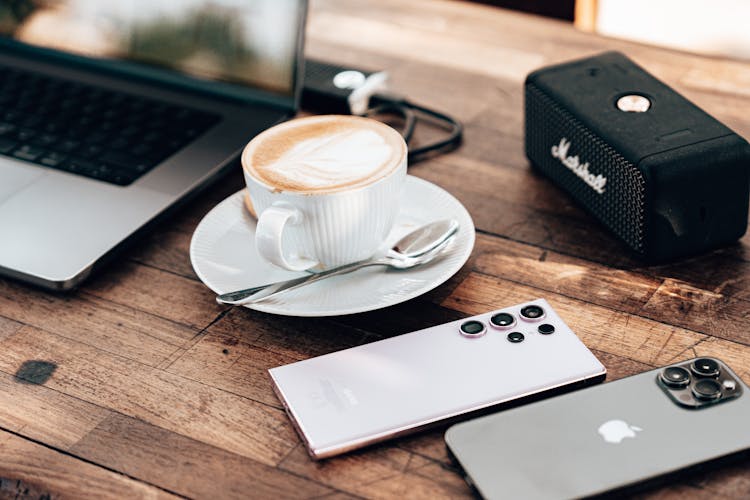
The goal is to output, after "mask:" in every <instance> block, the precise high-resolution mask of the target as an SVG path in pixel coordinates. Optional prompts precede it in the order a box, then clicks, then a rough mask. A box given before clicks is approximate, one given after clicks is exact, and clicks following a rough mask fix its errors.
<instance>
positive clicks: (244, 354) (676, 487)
mask: <svg viewBox="0 0 750 500" xmlns="http://www.w3.org/2000/svg"><path fill="white" fill-rule="evenodd" d="M602 50H621V51H624V52H626V53H627V54H628V55H629V56H630V57H632V58H633V59H634V60H635V61H636V62H638V63H639V64H641V65H643V66H644V67H646V68H647V69H648V70H650V71H651V72H653V73H654V74H655V75H656V76H657V77H659V78H661V79H663V80H664V81H665V82H666V83H667V84H669V85H670V86H672V87H674V88H675V89H676V90H678V91H679V92H681V93H683V94H684V95H686V96H687V97H688V98H689V99H691V100H693V101H694V102H695V103H696V104H698V105H699V106H701V107H703V108H704V109H706V111H708V112H709V113H711V114H713V115H714V116H716V117H717V118H718V119H720V120H722V121H723V122H725V123H726V124H727V125H729V126H730V127H732V128H733V129H734V130H736V131H737V132H738V133H740V134H742V135H744V136H746V137H747V136H750V116H749V115H748V113H747V110H748V109H750V91H748V85H747V83H748V82H750V64H747V63H741V62H736V61H729V60H723V59H716V58H714V59H711V58H704V57H699V56H695V55H691V54H687V53H678V52H672V51H669V50H666V49H661V48H653V47H648V46H644V45H639V44H634V43H630V42H626V41H620V40H610V39H605V38H601V37H598V36H595V35H592V34H588V33H582V32H580V31H577V30H575V29H573V28H572V27H571V26H570V25H567V24H565V23H562V22H558V21H552V20H546V19H541V18H537V17H533V16H529V15H523V14H515V13H511V12H507V11H503V10H500V9H496V8H492V7H488V6H482V5H474V4H471V3H468V2H457V1H442V0H420V1H415V2H401V1H398V0H380V1H378V2H374V1H372V0H347V1H344V0H315V1H313V2H311V12H310V18H309V27H308V40H307V53H308V54H309V55H310V56H313V57H316V58H318V59H322V60H328V61H332V62H336V63H339V64H349V65H353V66H356V67H363V68H365V69H370V70H383V69H384V70H387V71H388V72H389V75H390V81H391V88H392V90H393V91H394V92H396V93H400V94H403V95H406V96H408V97H409V98H410V99H412V100H414V101H416V102H419V103H421V104H424V105H427V106H431V107H434V108H436V109H440V110H442V111H445V112H448V113H450V114H452V115H454V116H456V117H458V118H459V119H461V120H462V121H463V122H464V124H465V137H464V143H463V146H462V147H461V148H460V149H458V150H456V151H454V152H452V153H450V154H446V155H443V156H438V157H435V158H432V159H430V160H428V161H425V162H422V163H419V164H415V165H412V166H411V167H410V173H411V174H412V175H416V176H418V177H421V178H423V179H426V180H429V181H430V182H433V183H435V184H437V185H439V186H442V187H443V188H445V189H447V190H449V191H450V192H451V193H452V194H454V195H455V196H456V197H457V198H458V199H459V200H460V201H461V202H462V203H463V204H464V205H465V206H466V207H467V209H468V210H469V212H470V214H471V216H472V218H473V219H474V222H475V225H476V227H477V231H478V234H477V241H476V246H475V249H474V252H473V255H472V257H471V258H470V260H469V262H468V263H467V264H466V265H465V266H464V268H463V269H462V270H461V271H460V272H458V273H457V274H456V275H455V276H454V277H453V278H451V279H450V280H448V281H447V282H446V283H444V284H443V285H441V286H440V287H438V288H437V289H435V290H433V291H432V292H430V293H427V294H425V295H424V296H422V297H419V298H417V299H414V300H411V301H409V302H407V303H404V304H399V305H396V306H393V307H390V308H388V309H386V310H381V311H371V312H367V313H362V314H355V315H351V316H344V317H337V318H294V317H279V316H272V315H268V314H264V313H260V312H255V311H251V310H247V309H242V308H237V309H228V308H224V307H220V306H218V305H217V304H216V303H215V301H214V297H213V294H212V293H211V292H210V290H208V289H207V288H206V287H205V286H203V284H201V283H200V281H199V280H198V279H197V277H196V276H195V274H194V272H193V269H192V266H191V265H190V259H189V246H190V239H191V236H192V233H193V231H194V229H195V227H196V225H197V224H198V222H199V221H200V220H201V219H202V217H203V216H204V215H205V214H206V213H207V212H208V211H209V210H210V209H211V208H213V207H214V206H215V205H216V204H217V203H219V202H220V201H221V200H223V199H225V198H226V197H227V196H229V195H230V194H232V193H234V192H236V191H238V190H240V189H242V187H243V179H242V176H241V173H240V167H239V164H236V166H235V169H234V170H233V171H232V172H231V173H230V174H229V175H227V176H226V177H224V178H223V179H221V180H220V181H219V182H217V183H216V184H215V185H213V186H212V187H211V188H210V189H208V190H207V191H205V192H204V193H203V194H202V195H200V196H198V197H197V198H196V199H195V200H194V201H193V202H191V203H190V205H189V206H188V207H186V208H185V209H183V210H182V211H181V212H180V213H179V214H177V215H176V216H175V217H172V218H170V219H168V220H165V221H163V222H161V223H160V224H159V225H158V226H156V227H155V228H154V230H153V231H151V232H150V233H149V234H147V235H146V236H145V237H144V238H142V239H141V240H139V241H138V242H137V243H136V244H134V245H133V246H132V247H131V248H129V249H128V250H127V251H125V252H124V253H123V254H122V255H120V256H119V257H118V258H117V259H116V260H115V261H114V262H112V263H111V264H110V265H109V266H108V267H106V268H104V269H102V271H101V272H100V273H98V275H97V276H95V277H94V279H92V280H91V281H90V282H88V283H86V284H85V285H84V286H82V287H81V289H80V290H78V291H75V292H73V293H70V294H65V295H61V294H52V293H48V292H44V291H41V290H38V289H35V288H33V287H30V286H27V285H24V284H21V283H18V282H14V281H11V280H4V279H0V498H5V497H13V498H15V497H20V498H23V497H27V498H31V497H34V498H40V497H45V496H46V497H49V498H58V497H60V498H65V497H74V498H79V497H96V498H99V497H103V498H110V497H112V498H122V497H136V498H139V497H141V498H152V497H162V496H170V495H172V494H175V495H180V496H186V497H194V498H210V497H219V498H246V497H251V498H269V497H283V498H287V497H292V498H311V497H316V498H331V499H349V498H361V497H367V498H402V497H408V498H469V497H470V496H471V492H470V490H469V488H468V487H467V486H466V485H465V484H464V482H463V480H462V479H461V476H460V474H459V473H458V471H457V470H456V469H455V467H454V466H453V464H452V463H451V462H450V460H449V458H448V456H447V453H446V449H445V445H444V442H443V438H442V435H443V432H444V431H445V426H442V427H437V428H435V429H433V430H430V431H428V432H424V433H420V434H417V435H413V436H408V437H404V438H401V439H398V440H395V441H393V442H389V443H383V444H380V445H377V446H374V447H371V448H367V449H363V450H360V451H357V452H354V453H350V454H346V455H344V456H341V457H337V458H333V459H330V460H326V461H323V462H314V461H312V460H311V459H310V458H309V457H308V455H307V454H306V452H305V450H304V447H303V445H302V444H301V442H300V440H299V437H298V436H297V435H296V434H295V432H294V431H293V430H292V427H291V425H290V424H289V422H288V420H287V418H286V415H285V414H284V412H283V410H282V407H281V404H280V403H279V401H278V400H277V399H276V397H275V396H274V394H273V391H272V389H271V385H270V380H269V378H268V375H267V369H268V368H271V367H274V366H278V365H282V364H286V363H290V362H293V361H296V360H301V359H307V358H309V357H312V356H318V355H321V354H325V353H328V352H333V351H337V350H340V349H344V348H347V347H352V346H356V345H361V344H364V343H367V342H372V341H375V340H378V339H382V338H387V337H392V336H394V335H399V334H403V333H406V332H409V331H413V330H417V329H421V328H425V327H428V326H432V325H436V324H439V323H443V322H446V321H451V320H454V319H457V318H461V317H464V316H466V315H471V314H476V313H480V312H485V311H487V310H489V309H496V308H500V307H504V306H508V305H512V304H515V303H518V302H521V301H525V300H528V299H532V298H535V297H544V298H546V299H547V300H549V301H550V303H551V304H552V305H553V306H554V307H555V308H556V310H557V311H558V312H559V313H560V315H561V316H562V317H563V318H564V319H565V320H566V322H568V324H569V325H570V326H571V328H572V329H573V330H574V331H575V332H577V333H578V334H579V336H580V337H581V338H582V340H583V341H584V342H585V343H586V344H587V345H588V346H589V347H590V348H591V349H592V351H593V352H594V353H595V355H596V356H597V357H598V358H599V359H600V360H601V361H602V362H603V363H604V364H605V366H606V367H607V369H608V380H610V381H611V380H616V379H618V378H621V377H624V376H628V375H632V374H636V373H640V372H642V371H645V370H648V369H652V368H654V367H657V366H661V365H663V364H666V363H670V362H673V361H677V360H682V359H687V358H689V357H692V356H695V355H712V356H717V357H720V358H722V359H724V360H725V361H727V362H728V363H729V364H730V365H731V366H733V367H734V369H735V370H736V371H737V372H738V374H740V376H741V377H742V378H743V379H744V380H745V381H746V382H750V333H749V332H750V235H746V236H744V237H743V238H742V239H741V240H740V242H738V243H737V244H734V245H730V246H728V247H726V248H722V249H718V250H715V251H713V252H709V253H707V254H705V255H701V256H696V257H693V258H689V259H683V260H681V261H679V262H675V263H671V264H665V265H660V266H646V265H644V264H643V263H641V262H639V261H637V260H635V259H634V258H633V257H632V256H631V255H630V254H629V253H628V252H627V251H626V249H625V248H624V247H623V246H622V245H621V244H620V243H619V242H618V241H617V240H616V239H615V238H614V237H613V236H611V235H610V234H609V233H608V232H607V231H606V230H605V229H604V228H603V227H601V225H600V224H598V223H597V222H596V221H594V220H593V219H592V218H591V217H590V216H589V215H588V214H587V213H585V212H584V211H583V210H582V209H581V208H580V207H578V206H577V205H576V204H575V203H573V202H572V200H571V199H570V198H569V197H568V196H567V195H566V194H565V193H564V192H562V191H561V190H559V189H557V188H556V187H555V186H553V185H552V184H551V183H550V182H549V181H547V180H546V179H545V178H544V177H541V176H539V175H537V174H535V173H534V172H533V171H532V170H531V169H530V168H529V164H528V161H527V159H526V158H525V155H524V150H523V133H522V130H523V128H522V127H523V92H522V82H523V80H524V78H525V76H526V74H527V73H528V71H530V70H531V69H534V68H536V67H538V66H541V65H544V64H550V63H554V62H560V61H564V60H567V59H572V58H577V57H584V56H588V55H592V54H595V53H597V52H600V51H602ZM432 134H434V131H428V132H424V130H420V131H419V132H418V135H417V140H418V141H424V140H426V139H427V138H429V137H431V136H432ZM35 362H36V363H39V364H40V365H44V366H46V367H48V371H49V373H47V374H46V375H45V376H43V377H36V376H35V377H28V376H22V375H18V373H22V372H23V370H22V367H24V366H28V364H29V363H31V364H32V365H33V364H34V363H35ZM19 370H21V372H19ZM749 478H750V463H749V462H748V461H747V460H746V461H744V462H740V463H738V464H736V465H733V466H726V467H722V468H721V469H719V470H716V471H713V472H700V473H696V474H695V476H693V477H692V478H690V479H689V480H684V481H682V482H678V483H673V484H670V485H667V486H666V487H662V488H659V489H655V490H650V491H648V492H646V493H644V494H642V495H641V497H643V498H685V497H690V498H747V497H750V479H749Z"/></svg>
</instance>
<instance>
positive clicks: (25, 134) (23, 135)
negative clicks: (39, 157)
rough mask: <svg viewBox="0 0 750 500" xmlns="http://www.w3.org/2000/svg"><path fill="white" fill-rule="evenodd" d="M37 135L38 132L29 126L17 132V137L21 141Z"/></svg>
mask: <svg viewBox="0 0 750 500" xmlns="http://www.w3.org/2000/svg"><path fill="white" fill-rule="evenodd" d="M35 135H36V132H34V131H33V130H31V129H28V128H22V129H21V130H19V131H18V133H17V134H16V138H17V139H18V140H19V141H21V142H26V141H28V140H29V139H31V138H32V137H34V136H35Z"/></svg>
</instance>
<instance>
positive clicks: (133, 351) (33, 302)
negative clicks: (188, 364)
mask: <svg viewBox="0 0 750 500" xmlns="http://www.w3.org/2000/svg"><path fill="white" fill-rule="evenodd" d="M0 311H1V312H2V315H3V316H5V317H8V318H11V319H13V320H15V321H17V322H19V323H25V324H28V325H31V326H34V327H37V328H40V329H43V330H47V331H50V332H54V333H56V334H58V335H62V336H64V337H68V338H70V339H72V340H75V341H77V342H83V343H85V344H88V345H91V346H94V347H97V348H99V349H102V350H105V351H107V352H111V353H113V354H117V355H120V356H125V357H127V358H130V359H137V360H139V361H141V362H143V363H145V364H149V365H152V366H155V365H156V364H157V363H159V362H160V361H161V360H163V359H165V358H166V357H168V356H169V355H170V354H171V353H172V352H174V351H175V350H176V349H177V348H178V347H179V346H182V345H186V343H187V342H188V341H189V340H190V339H191V338H192V337H194V336H195V333H196V332H195V331H194V330H192V329H190V328H186V327H184V326H181V325H179V324H176V323H174V322H172V321H164V320H163V319H161V318H159V317H157V316H154V315H151V314H148V313H145V312H143V311H140V310H138V309H136V308H132V307H127V306H123V305H120V304H115V303H112V302H109V301H104V300H101V299H98V298H94V297H90V296H88V297H87V296H83V295H81V294H76V293H71V294H68V295H52V294H49V293H46V292H44V291H42V290H39V289H36V288H32V287H30V286H27V285H23V284H20V283H16V282H13V281H11V280H0Z"/></svg>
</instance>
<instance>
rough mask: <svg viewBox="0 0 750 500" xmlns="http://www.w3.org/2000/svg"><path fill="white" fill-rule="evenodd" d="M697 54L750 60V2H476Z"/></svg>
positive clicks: (570, 0) (663, 0)
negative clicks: (561, 20)
mask: <svg viewBox="0 0 750 500" xmlns="http://www.w3.org/2000/svg"><path fill="white" fill-rule="evenodd" d="M477 1H478V2H479V3H484V4H489V5H497V6H499V7H504V8H509V9H514V10H519V11H523V12H529V13H532V14H538V15H542V16H547V17H552V18H556V19H563V20H565V21H569V22H573V23H575V25H576V27H578V28H580V29H582V30H586V31H592V32H596V33H599V34H601V35H605V36H612V37H616V38H623V39H627V40H632V41H636V42H641V43H646V44H650V45H658V46H662V47H668V48H672V49H677V50H684V51H688V52H693V53H697V54H704V55H709V56H716V57H728V58H733V59H745V60H750V0H477Z"/></svg>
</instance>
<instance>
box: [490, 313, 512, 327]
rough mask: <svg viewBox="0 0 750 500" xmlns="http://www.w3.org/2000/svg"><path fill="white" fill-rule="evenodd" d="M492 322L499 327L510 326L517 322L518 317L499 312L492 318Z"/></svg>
mask: <svg viewBox="0 0 750 500" xmlns="http://www.w3.org/2000/svg"><path fill="white" fill-rule="evenodd" d="M490 323H492V326H497V327H498V328H508V327H511V326H513V325H515V324H516V318H514V317H513V315H512V314H508V313H497V314H495V315H494V316H492V317H491V318H490Z"/></svg>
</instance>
